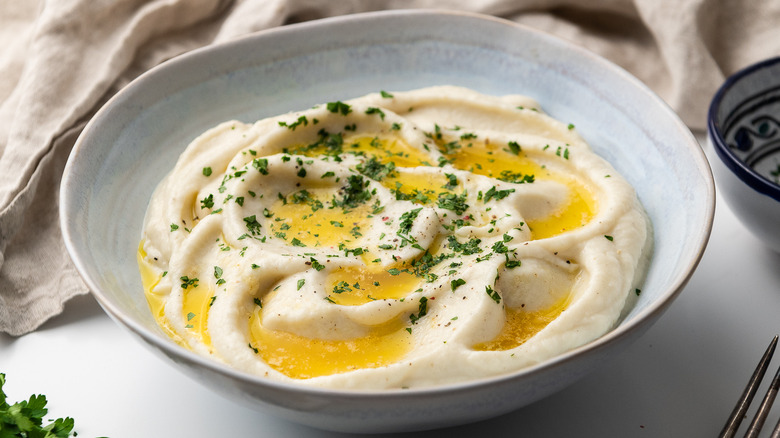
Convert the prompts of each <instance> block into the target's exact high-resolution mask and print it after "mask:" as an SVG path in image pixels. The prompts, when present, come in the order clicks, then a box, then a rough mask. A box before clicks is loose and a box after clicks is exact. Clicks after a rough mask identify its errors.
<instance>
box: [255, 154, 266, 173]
mask: <svg viewBox="0 0 780 438" xmlns="http://www.w3.org/2000/svg"><path fill="white" fill-rule="evenodd" d="M252 167H254V168H255V169H257V171H258V172H260V173H262V174H263V175H268V160H267V159H265V158H255V159H254V160H252Z"/></svg>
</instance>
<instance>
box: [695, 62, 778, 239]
mask: <svg viewBox="0 0 780 438" xmlns="http://www.w3.org/2000/svg"><path fill="white" fill-rule="evenodd" d="M707 138H708V140H709V142H710V145H711V147H712V148H713V149H714V150H715V152H716V154H717V156H718V159H716V160H712V170H713V172H714V173H715V178H716V181H717V183H718V188H719V189H720V192H721V193H723V197H724V198H725V199H726V201H727V202H728V203H729V206H730V207H731V210H732V211H733V212H734V214H735V215H736V216H737V217H738V218H739V219H740V221H742V223H743V224H744V225H745V226H746V227H747V228H748V230H750V232H751V233H753V235H755V236H756V237H758V238H759V240H761V242H763V243H764V244H765V245H767V246H768V247H770V248H772V249H773V250H775V251H777V252H780V58H773V59H768V60H766V61H763V62H760V63H758V64H755V65H751V66H749V67H746V68H745V69H743V70H741V71H738V72H737V73H734V74H733V75H732V76H731V77H729V78H728V79H727V80H726V82H724V84H723V85H722V86H721V87H720V89H719V90H718V92H717V93H716V94H715V97H714V98H713V99H712V103H711V104H710V111H709V115H708V120H707Z"/></svg>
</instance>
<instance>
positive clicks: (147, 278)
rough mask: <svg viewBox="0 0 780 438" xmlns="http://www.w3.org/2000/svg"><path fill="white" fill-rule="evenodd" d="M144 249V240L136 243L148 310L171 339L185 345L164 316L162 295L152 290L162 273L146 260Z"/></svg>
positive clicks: (137, 258)
mask: <svg viewBox="0 0 780 438" xmlns="http://www.w3.org/2000/svg"><path fill="white" fill-rule="evenodd" d="M146 255H147V254H146V251H144V241H143V240H141V243H140V244H139V245H138V252H137V253H136V260H137V261H138V269H139V271H140V273H141V285H142V287H143V290H144V296H146V302H147V303H148V304H149V310H150V311H151V312H152V316H153V317H154V319H155V321H157V324H158V325H159V326H160V328H161V329H162V331H163V332H164V333H165V334H166V335H168V336H169V337H170V338H171V339H173V340H174V341H175V342H176V343H177V344H179V345H182V346H185V347H186V346H187V344H186V342H184V340H183V339H182V338H181V337H180V336H179V335H178V334H177V333H176V332H175V331H174V330H173V328H172V327H171V325H170V323H169V322H168V319H167V318H166V317H165V301H164V297H162V296H160V295H159V294H157V293H155V292H154V288H155V287H156V286H157V284H158V283H159V282H160V279H162V275H161V274H159V273H157V270H156V269H154V267H153V266H152V265H151V263H149V262H147V261H146Z"/></svg>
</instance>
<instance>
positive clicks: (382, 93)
mask: <svg viewBox="0 0 780 438" xmlns="http://www.w3.org/2000/svg"><path fill="white" fill-rule="evenodd" d="M379 94H381V95H382V97H384V98H385V99H392V98H393V95H392V94H390V93H388V92H387V91H384V90H382V91H380V92H379Z"/></svg>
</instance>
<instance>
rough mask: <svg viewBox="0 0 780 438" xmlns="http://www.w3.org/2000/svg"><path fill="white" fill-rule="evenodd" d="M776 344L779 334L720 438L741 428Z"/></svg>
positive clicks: (755, 372)
mask: <svg viewBox="0 0 780 438" xmlns="http://www.w3.org/2000/svg"><path fill="white" fill-rule="evenodd" d="M776 346H777V335H775V337H774V338H772V342H770V343H769V346H768V347H767V349H766V352H765V353H764V356H763V357H761V361H760V362H758V366H757V367H756V370H755V371H753V375H752V376H751V377H750V381H749V382H748V384H747V387H745V391H744V392H743V393H742V397H740V398H739V401H738V402H737V405H736V406H734V410H733V411H732V412H731V415H730V416H729V419H728V421H726V425H725V426H723V430H721V432H720V435H719V437H720V438H732V437H733V436H734V434H736V433H737V429H739V425H740V424H741V423H742V419H743V418H744V417H745V413H746V412H747V410H748V407H750V402H752V401H753V397H754V396H755V395H756V391H757V390H758V386H759V385H760V384H761V379H763V378H764V374H765V373H766V370H767V368H768V367H769V362H770V361H771V360H772V355H773V354H774V352H775V347H776Z"/></svg>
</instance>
